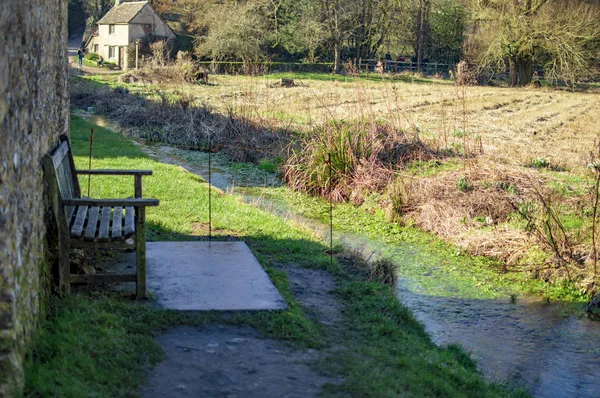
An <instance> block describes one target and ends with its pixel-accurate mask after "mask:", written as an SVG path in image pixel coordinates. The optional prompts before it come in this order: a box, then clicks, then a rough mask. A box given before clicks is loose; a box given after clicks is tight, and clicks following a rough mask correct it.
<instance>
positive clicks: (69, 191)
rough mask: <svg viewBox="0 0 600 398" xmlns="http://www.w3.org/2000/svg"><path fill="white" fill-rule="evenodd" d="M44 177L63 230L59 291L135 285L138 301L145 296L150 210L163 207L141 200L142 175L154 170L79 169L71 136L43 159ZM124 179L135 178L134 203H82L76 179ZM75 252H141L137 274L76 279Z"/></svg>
mask: <svg viewBox="0 0 600 398" xmlns="http://www.w3.org/2000/svg"><path fill="white" fill-rule="evenodd" d="M42 166H43V169H44V178H45V181H46V183H47V189H48V196H49V199H50V202H51V207H52V216H53V217H54V219H55V221H56V225H57V228H58V245H59V253H58V257H59V269H58V279H59V286H60V289H61V291H62V292H63V293H68V292H69V290H70V285H71V283H113V282H136V292H137V296H138V298H142V297H145V295H146V224H145V223H146V209H145V208H146V206H158V204H159V201H158V200H157V199H142V176H145V175H152V171H151V170H75V163H74V162H73V154H72V152H71V145H70V144H69V140H68V137H67V136H64V135H63V136H61V137H60V144H59V145H58V147H57V148H56V149H55V150H54V151H53V152H51V153H50V154H47V155H45V156H44V157H43V159H42ZM80 174H89V175H120V176H133V177H134V198H130V199H90V198H82V197H81V191H80V188H79V181H78V178H77V176H78V175H80ZM72 248H81V249H88V250H89V249H93V250H96V249H104V248H108V249H113V248H114V249H129V248H135V249H136V273H135V274H118V275H117V274H91V275H82V274H71V269H70V262H69V254H70V250H71V249H72Z"/></svg>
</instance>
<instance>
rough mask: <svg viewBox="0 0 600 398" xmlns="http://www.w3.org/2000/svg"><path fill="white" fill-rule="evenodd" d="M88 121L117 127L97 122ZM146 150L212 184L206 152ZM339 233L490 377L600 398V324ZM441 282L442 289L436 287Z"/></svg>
mask: <svg viewBox="0 0 600 398" xmlns="http://www.w3.org/2000/svg"><path fill="white" fill-rule="evenodd" d="M88 119H89V120H90V121H92V122H94V123H98V124H100V125H104V126H106V127H109V128H110V127H111V126H110V125H107V123H106V122H103V121H102V120H96V119H97V118H95V117H88ZM99 122H100V123H99ZM142 148H144V150H145V151H146V152H147V153H148V154H150V155H151V156H153V157H155V158H156V159H158V160H160V161H162V162H165V163H172V164H177V165H179V166H181V167H183V168H185V169H187V170H188V171H190V172H193V173H196V174H198V175H200V176H201V177H203V178H204V179H206V180H208V164H207V162H206V161H205V158H204V157H202V156H197V155H198V152H192V151H185V150H180V149H174V148H170V147H166V146H159V145H150V146H142ZM188 155H189V156H188ZM213 165H214V166H213V167H212V168H211V183H212V185H214V186H215V187H217V188H220V189H222V190H223V191H228V192H231V193H234V194H238V193H239V194H241V195H243V197H244V199H245V200H246V201H247V202H249V203H252V204H254V205H258V206H260V207H262V208H264V209H266V210H268V211H271V212H274V213H276V214H278V215H280V216H282V217H286V218H290V219H294V220H295V221H297V222H299V223H301V224H303V225H305V226H307V227H308V228H310V229H312V230H315V231H316V232H318V233H319V234H321V235H323V236H328V226H327V225H325V224H323V223H321V222H319V221H317V220H313V219H309V218H306V217H303V216H301V215H300V214H298V213H297V212H295V211H294V209H293V208H291V207H290V206H287V205H286V204H285V203H281V202H280V201H272V200H270V199H267V198H265V197H263V196H257V195H253V194H249V193H248V190H240V189H239V188H240V187H242V186H244V185H246V186H247V185H260V186H262V185H267V186H268V185H271V183H272V182H273V181H272V180H268V179H267V177H265V179H264V184H260V183H256V182H254V183H252V182H250V183H247V181H246V182H245V181H240V179H239V178H238V179H237V180H236V177H235V176H234V175H233V174H231V173H230V172H229V168H228V166H227V165H219V164H218V161H217V164H214V163H213ZM242 180H243V179H242ZM259 180H260V179H259ZM250 192H252V191H250ZM334 236H335V239H336V240H339V241H341V242H343V243H344V244H346V245H348V246H350V247H352V248H356V249H359V250H362V251H365V252H367V253H369V252H370V253H378V255H382V256H385V257H389V258H391V259H393V260H394V262H395V263H396V264H397V265H398V273H399V282H398V289H397V291H398V296H399V298H400V300H401V301H402V303H404V304H405V305H406V306H407V307H408V308H409V309H410V310H411V311H412V312H413V314H414V315H415V316H416V318H417V319H418V320H419V321H420V322H422V323H423V324H424V325H425V328H426V330H427V331H428V332H429V333H430V335H431V336H432V339H433V341H434V342H435V343H437V344H448V343H459V344H461V345H462V346H464V347H465V348H467V349H468V350H469V351H470V352H471V353H472V355H473V357H474V358H475V359H476V360H477V361H478V363H479V366H480V369H481V371H482V372H483V373H484V374H485V376H486V377H487V378H488V379H489V380H492V381H497V382H508V383H509V384H510V385H512V386H515V387H524V388H526V389H527V390H528V391H529V392H530V393H531V394H532V395H533V396H535V397H544V398H545V397H548V398H550V397H552V398H554V397H590V398H591V397H600V323H598V322H593V321H590V320H588V319H587V318H585V317H582V316H580V315H573V314H564V313H563V311H561V307H560V305H558V304H556V303H544V302H540V301H539V300H536V299H535V298H531V299H525V298H519V299H517V300H516V302H513V300H511V299H510V298H509V295H508V294H507V295H505V296H504V297H501V298H497V297H495V298H490V297H486V296H485V295H484V296H477V295H475V296H474V295H472V294H466V293H465V291H467V290H465V289H464V288H463V286H460V285H459V284H460V283H464V281H463V282H456V285H453V281H452V279H453V278H451V275H450V274H449V271H448V269H447V268H445V267H440V266H438V265H439V264H440V263H441V262H442V261H443V260H444V259H443V258H441V257H440V255H437V254H435V253H431V251H430V250H428V249H427V247H425V246H415V245H411V244H404V243H393V244H389V243H385V242H383V241H379V240H377V239H370V238H368V237H367V236H363V235H360V234H353V233H346V232H342V231H338V230H334ZM474 280H476V278H474ZM436 285H438V286H439V287H440V288H439V289H435V288H434V289H432V288H431V286H434V287H435V286H436Z"/></svg>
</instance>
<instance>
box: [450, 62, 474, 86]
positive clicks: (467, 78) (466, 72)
mask: <svg viewBox="0 0 600 398" xmlns="http://www.w3.org/2000/svg"><path fill="white" fill-rule="evenodd" d="M454 79H455V81H456V85H458V86H474V85H476V84H477V79H476V76H475V73H474V72H473V71H472V70H471V69H470V68H469V64H467V61H465V60H464V59H463V60H462V61H460V62H459V63H458V64H457V65H456V73H455V74H454Z"/></svg>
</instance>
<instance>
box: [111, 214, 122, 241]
mask: <svg viewBox="0 0 600 398" xmlns="http://www.w3.org/2000/svg"><path fill="white" fill-rule="evenodd" d="M122 226H123V208H122V207H119V206H117V207H115V211H114V213H113V223H112V230H111V232H110V237H111V238H113V239H121V238H122V235H121V228H122Z"/></svg>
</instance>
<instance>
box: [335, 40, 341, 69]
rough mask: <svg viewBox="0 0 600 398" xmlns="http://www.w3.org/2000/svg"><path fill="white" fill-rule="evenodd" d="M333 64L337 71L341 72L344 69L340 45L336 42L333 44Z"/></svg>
mask: <svg viewBox="0 0 600 398" xmlns="http://www.w3.org/2000/svg"><path fill="white" fill-rule="evenodd" d="M333 57H334V58H333V65H334V71H335V73H340V72H341V71H342V64H341V60H340V45H339V44H338V43H335V44H334V45H333Z"/></svg>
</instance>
